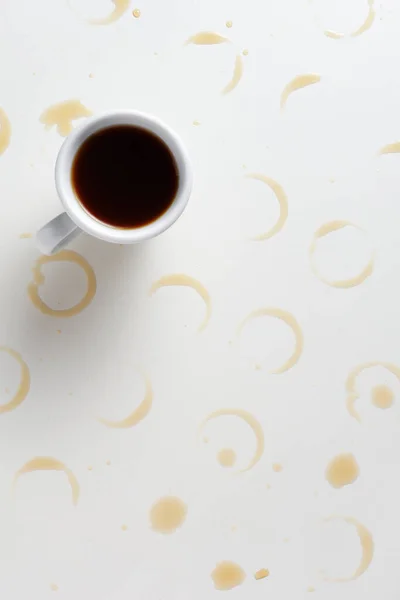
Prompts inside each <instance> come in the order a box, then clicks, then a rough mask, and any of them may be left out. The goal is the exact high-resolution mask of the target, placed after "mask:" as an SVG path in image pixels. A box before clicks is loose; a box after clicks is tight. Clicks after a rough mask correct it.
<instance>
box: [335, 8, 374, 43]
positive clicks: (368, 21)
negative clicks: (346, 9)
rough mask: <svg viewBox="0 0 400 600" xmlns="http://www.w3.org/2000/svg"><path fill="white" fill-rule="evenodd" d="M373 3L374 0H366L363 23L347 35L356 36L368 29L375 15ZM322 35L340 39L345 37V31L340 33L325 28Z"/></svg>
mask: <svg viewBox="0 0 400 600" xmlns="http://www.w3.org/2000/svg"><path fill="white" fill-rule="evenodd" d="M374 4H375V0H368V14H367V16H366V18H365V20H364V21H363V23H362V24H361V25H360V27H359V28H358V29H356V30H355V31H352V32H350V33H349V34H348V35H349V37H358V36H359V35H361V34H362V33H364V32H365V31H368V29H370V28H371V27H372V25H373V23H374V21H375V17H376V11H375V8H374ZM324 35H326V37H329V38H331V39H333V40H340V39H343V38H345V37H346V34H345V33H340V32H338V31H332V30H331V29H326V30H325V31H324Z"/></svg>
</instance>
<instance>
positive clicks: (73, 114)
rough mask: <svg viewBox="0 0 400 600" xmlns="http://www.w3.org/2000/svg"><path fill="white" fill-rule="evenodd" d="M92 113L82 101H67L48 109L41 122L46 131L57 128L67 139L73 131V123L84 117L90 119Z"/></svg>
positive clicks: (42, 115) (41, 117)
mask: <svg viewBox="0 0 400 600" xmlns="http://www.w3.org/2000/svg"><path fill="white" fill-rule="evenodd" d="M92 114H93V113H92V111H91V110H89V109H88V108H86V106H84V105H83V104H82V102H81V101H80V100H66V101H65V102H59V103H58V104H53V105H52V106H49V108H46V110H45V111H44V112H43V113H42V114H41V116H40V122H41V123H43V125H45V127H46V129H51V128H52V127H56V128H57V132H58V133H59V134H60V135H61V136H62V137H66V136H67V135H69V134H70V133H71V131H72V129H73V127H72V122H73V121H75V120H77V119H83V118H84V117H90V116H91V115H92Z"/></svg>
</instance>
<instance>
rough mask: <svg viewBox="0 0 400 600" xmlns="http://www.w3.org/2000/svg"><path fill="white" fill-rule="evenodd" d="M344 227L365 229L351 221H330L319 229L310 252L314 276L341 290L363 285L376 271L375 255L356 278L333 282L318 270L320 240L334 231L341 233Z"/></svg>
mask: <svg viewBox="0 0 400 600" xmlns="http://www.w3.org/2000/svg"><path fill="white" fill-rule="evenodd" d="M344 227H354V228H355V229H358V230H359V231H363V229H361V227H359V226H358V225H355V224H354V223H351V222H350V221H330V222H329V223H325V224H324V225H321V227H319V229H317V231H316V232H315V233H314V238H313V241H312V243H311V246H310V250H309V255H310V262H311V268H312V270H313V272H314V275H316V277H318V279H320V281H322V282H323V283H325V284H326V285H329V286H331V287H335V288H341V289H347V288H352V287H356V286H357V285H361V283H363V282H364V281H365V280H366V279H367V278H368V277H370V275H372V273H373V270H374V255H372V256H371V259H370V261H369V263H368V264H367V266H366V267H365V268H364V269H363V270H362V271H361V273H359V274H358V275H356V277H351V278H350V279H342V280H336V281H331V280H329V279H326V278H325V277H323V276H322V275H321V274H320V273H319V271H318V269H317V268H316V266H315V263H314V253H315V251H316V248H317V242H318V240H319V239H320V238H322V237H325V236H326V235H328V234H329V233H333V232H334V231H339V230H340V229H343V228H344Z"/></svg>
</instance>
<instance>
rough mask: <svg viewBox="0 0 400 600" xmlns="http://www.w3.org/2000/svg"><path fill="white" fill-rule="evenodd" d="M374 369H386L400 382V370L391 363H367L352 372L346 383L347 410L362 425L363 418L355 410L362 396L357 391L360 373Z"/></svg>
mask: <svg viewBox="0 0 400 600" xmlns="http://www.w3.org/2000/svg"><path fill="white" fill-rule="evenodd" d="M373 367H383V368H384V369H386V370H387V371H389V372H390V373H392V374H393V375H395V377H397V379H398V381H399V382H400V368H399V367H397V366H396V365H394V364H392V363H389V362H379V361H373V362H367V363H363V364H361V365H359V366H358V367H356V368H355V369H353V370H352V371H351V373H350V374H349V376H348V378H347V381H346V392H347V398H346V408H347V410H348V412H349V414H350V415H351V416H352V417H354V419H356V420H357V421H359V422H360V423H361V417H360V415H359V413H358V412H357V411H356V409H355V403H356V401H357V400H358V398H359V397H360V394H359V393H358V391H357V378H358V376H359V375H360V373H362V372H363V371H365V370H366V369H371V368H373Z"/></svg>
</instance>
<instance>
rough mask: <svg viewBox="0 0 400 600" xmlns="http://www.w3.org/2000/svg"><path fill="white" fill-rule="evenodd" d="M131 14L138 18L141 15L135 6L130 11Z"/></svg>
mask: <svg viewBox="0 0 400 600" xmlns="http://www.w3.org/2000/svg"><path fill="white" fill-rule="evenodd" d="M132 14H133V16H134V17H135V19H138V18H139V17H140V15H141V12H140V10H139V9H138V8H135V10H133V11H132Z"/></svg>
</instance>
